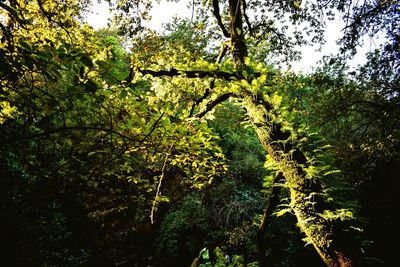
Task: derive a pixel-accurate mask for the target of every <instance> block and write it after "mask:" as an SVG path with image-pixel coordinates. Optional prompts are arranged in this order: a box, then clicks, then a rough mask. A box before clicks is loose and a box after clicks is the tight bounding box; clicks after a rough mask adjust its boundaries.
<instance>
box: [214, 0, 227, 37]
mask: <svg viewBox="0 0 400 267" xmlns="http://www.w3.org/2000/svg"><path fill="white" fill-rule="evenodd" d="M212 4H213V14H214V16H215V18H216V19H217V22H218V26H219V27H220V28H221V30H222V33H223V34H224V36H225V37H226V38H230V37H231V35H230V34H229V32H228V30H227V29H226V28H225V26H224V24H223V23H222V18H221V14H220V12H219V2H218V0H213V2H212Z"/></svg>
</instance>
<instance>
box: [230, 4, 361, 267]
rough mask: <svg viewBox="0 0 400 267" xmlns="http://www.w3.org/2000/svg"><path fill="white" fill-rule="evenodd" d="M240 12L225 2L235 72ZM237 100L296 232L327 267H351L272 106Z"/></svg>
mask: <svg viewBox="0 0 400 267" xmlns="http://www.w3.org/2000/svg"><path fill="white" fill-rule="evenodd" d="M241 8H242V7H241V0H229V17H230V29H229V31H230V37H231V48H232V57H233V62H234V63H235V65H236V68H237V69H238V71H240V70H241V69H242V68H243V67H245V60H244V59H245V57H246V56H247V47H246V44H245V39H244V35H243V18H242V11H241ZM238 97H239V99H241V101H242V105H243V107H244V108H245V109H246V110H247V114H248V116H249V118H250V121H251V122H252V124H253V127H254V129H255V130H256V132H257V135H258V138H259V140H260V142H261V144H262V145H263V147H264V149H265V150H266V152H267V153H268V154H269V155H270V156H271V157H272V158H273V159H274V160H275V162H276V163H277V165H278V166H279V171H280V172H281V173H282V174H283V176H284V177H285V179H286V183H287V185H288V187H289V190H290V198H291V203H290V205H291V208H292V210H293V211H294V214H295V215H296V217H297V221H298V226H299V227H300V229H301V230H302V231H303V232H304V233H305V235H306V237H307V238H308V240H309V242H310V243H311V244H312V245H313V246H314V248H315V249H316V250H317V252H318V254H319V255H320V257H321V258H322V260H323V261H324V262H325V264H326V265H327V266H330V267H350V266H355V263H354V261H353V259H352V257H350V256H349V254H348V252H347V251H346V252H345V251H343V250H341V249H339V248H340V246H339V245H338V244H337V242H336V241H337V240H336V238H337V237H336V231H337V230H336V229H335V227H334V225H332V223H331V222H329V221H327V220H325V219H323V218H322V217H321V216H320V215H319V213H322V212H323V210H325V209H327V206H326V205H325V202H324V199H323V198H322V197H321V195H319V194H318V193H321V191H322V186H321V184H320V183H319V182H318V181H315V180H312V179H309V178H307V177H306V173H305V171H304V169H303V166H306V165H307V158H306V157H305V155H304V154H303V153H302V152H301V151H300V149H298V148H295V147H293V146H292V145H291V144H290V143H288V142H286V143H284V141H286V140H287V139H288V138H290V137H291V133H290V132H287V131H284V130H283V129H282V126H281V125H279V124H277V123H275V122H274V121H273V120H271V118H270V116H269V115H268V112H269V111H271V110H272V109H273V105H271V103H268V102H267V101H265V100H264V99H263V96H262V99H260V98H258V97H255V96H254V94H252V93H250V92H248V91H247V90H246V89H243V90H242V93H240V95H238Z"/></svg>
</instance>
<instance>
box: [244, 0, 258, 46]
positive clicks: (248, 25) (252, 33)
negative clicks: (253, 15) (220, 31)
mask: <svg viewBox="0 0 400 267" xmlns="http://www.w3.org/2000/svg"><path fill="white" fill-rule="evenodd" d="M242 3H243V16H244V21H245V22H246V24H247V27H249V32H250V35H251V36H252V37H254V38H256V36H255V34H254V31H253V27H251V23H250V19H249V16H247V13H246V9H247V3H246V0H242Z"/></svg>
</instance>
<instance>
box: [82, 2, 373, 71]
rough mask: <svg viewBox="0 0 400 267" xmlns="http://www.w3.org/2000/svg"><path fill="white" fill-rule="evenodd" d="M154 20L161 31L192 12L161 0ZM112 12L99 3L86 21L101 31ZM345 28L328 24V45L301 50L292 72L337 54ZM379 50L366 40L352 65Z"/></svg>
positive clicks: (153, 24)
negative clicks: (318, 48) (324, 57)
mask: <svg viewBox="0 0 400 267" xmlns="http://www.w3.org/2000/svg"><path fill="white" fill-rule="evenodd" d="M150 14H151V16H152V20H151V21H149V22H146V23H145V26H148V27H150V28H151V29H153V30H156V31H159V30H160V29H161V27H162V25H163V24H164V23H167V22H169V21H170V20H171V18H172V17H174V16H178V17H186V18H188V17H190V16H191V10H190V9H189V8H188V7H187V0H184V1H180V2H179V3H174V2H166V1H165V0H161V1H160V3H159V4H156V3H155V4H154V7H153V9H152V11H151V13H150ZM110 16H111V15H110V12H109V8H108V4H107V3H104V2H102V3H100V4H98V3H97V2H96V3H95V4H94V8H93V12H92V13H90V14H88V16H87V19H86V21H87V22H88V24H89V25H91V26H92V27H93V28H94V29H99V28H102V27H106V26H107V22H108V19H109V18H110ZM343 28H344V24H343V22H341V21H339V20H336V21H332V22H331V23H329V24H328V26H327V29H326V35H325V38H326V44H325V45H324V46H323V48H322V51H321V52H316V51H315V49H316V48H315V47H305V48H303V49H302V50H301V52H302V59H301V60H300V61H299V62H294V63H292V70H293V71H295V72H303V73H307V72H310V71H312V69H313V67H315V66H316V64H317V62H318V61H319V60H321V59H322V57H323V56H324V55H328V54H330V53H335V52H337V51H338V49H339V48H338V46H337V45H336V40H337V39H338V38H339V37H340V35H341V32H340V30H341V29H343ZM375 48H377V46H376V44H375V43H373V42H372V41H370V40H364V46H363V47H362V49H361V52H360V53H358V54H357V55H356V56H355V58H354V59H353V60H352V62H350V65H351V66H353V67H355V66H357V64H360V63H363V62H365V56H364V55H365V52H368V51H372V50H374V49H375Z"/></svg>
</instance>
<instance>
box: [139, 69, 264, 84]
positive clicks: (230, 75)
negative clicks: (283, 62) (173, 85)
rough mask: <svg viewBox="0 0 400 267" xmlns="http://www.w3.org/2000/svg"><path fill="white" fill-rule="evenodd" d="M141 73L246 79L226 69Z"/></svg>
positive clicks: (159, 75) (143, 71) (258, 75)
mask: <svg viewBox="0 0 400 267" xmlns="http://www.w3.org/2000/svg"><path fill="white" fill-rule="evenodd" d="M138 71H139V72H140V73H141V74H143V75H146V74H149V75H151V76H153V77H162V76H167V77H175V76H180V75H182V76H183V75H184V76H186V77H187V78H207V77H211V78H212V77H214V78H219V79H222V80H227V81H230V80H242V79H246V78H245V77H244V76H243V74H242V73H239V72H236V73H231V72H225V71H219V70H216V71H202V70H177V69H175V68H172V69H170V70H159V71H155V70H141V69H139V70H138ZM260 75H261V73H258V72H256V73H253V74H252V76H253V77H254V78H258V77H260Z"/></svg>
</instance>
